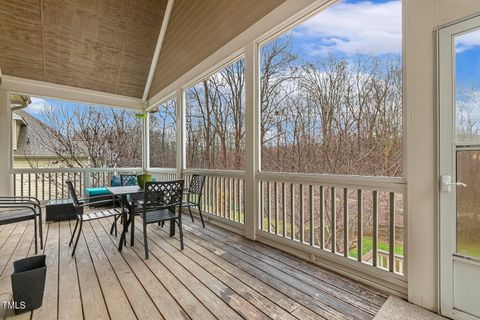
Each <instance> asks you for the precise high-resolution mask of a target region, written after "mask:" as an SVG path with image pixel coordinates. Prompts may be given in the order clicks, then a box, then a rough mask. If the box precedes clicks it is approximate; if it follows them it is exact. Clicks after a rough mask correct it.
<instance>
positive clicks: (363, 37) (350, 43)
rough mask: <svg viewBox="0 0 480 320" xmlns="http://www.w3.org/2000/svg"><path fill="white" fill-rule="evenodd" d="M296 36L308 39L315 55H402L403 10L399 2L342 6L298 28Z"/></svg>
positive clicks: (342, 4)
mask: <svg viewBox="0 0 480 320" xmlns="http://www.w3.org/2000/svg"><path fill="white" fill-rule="evenodd" d="M294 34H300V35H304V36H307V37H309V38H311V39H313V41H315V43H314V44H306V50H308V51H309V53H310V54H313V55H322V54H325V53H327V52H328V51H330V50H336V51H340V52H343V53H345V54H355V53H357V52H360V53H362V52H363V53H373V54H385V53H395V54H400V53H401V50H402V8H401V2H400V1H399V0H393V1H388V2H384V3H378V2H377V3H374V2H370V1H361V2H358V3H345V2H340V3H338V4H334V5H332V6H331V7H329V8H327V9H325V10H324V11H322V12H320V13H319V14H317V15H316V16H314V17H312V18H310V19H309V20H307V21H305V22H304V23H302V24H301V25H300V26H298V27H297V28H295V30H294Z"/></svg>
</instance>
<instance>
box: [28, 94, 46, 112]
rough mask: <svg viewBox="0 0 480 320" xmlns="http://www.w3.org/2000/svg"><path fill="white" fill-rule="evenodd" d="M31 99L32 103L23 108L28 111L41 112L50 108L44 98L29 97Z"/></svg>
mask: <svg viewBox="0 0 480 320" xmlns="http://www.w3.org/2000/svg"><path fill="white" fill-rule="evenodd" d="M31 100H32V103H30V104H29V105H28V107H27V108H26V109H25V110H27V111H29V112H30V113H37V114H38V113H42V112H43V111H45V110H50V109H51V107H52V106H51V105H50V104H49V103H48V102H47V100H45V99H42V98H35V97H31Z"/></svg>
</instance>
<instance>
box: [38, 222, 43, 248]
mask: <svg viewBox="0 0 480 320" xmlns="http://www.w3.org/2000/svg"><path fill="white" fill-rule="evenodd" d="M38 223H39V225H38V231H40V250H43V228H42V218H41V216H40V215H39V216H38Z"/></svg>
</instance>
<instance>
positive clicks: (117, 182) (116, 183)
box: [112, 176, 122, 187]
mask: <svg viewBox="0 0 480 320" xmlns="http://www.w3.org/2000/svg"><path fill="white" fill-rule="evenodd" d="M120 186H122V181H121V179H120V176H112V187H120Z"/></svg>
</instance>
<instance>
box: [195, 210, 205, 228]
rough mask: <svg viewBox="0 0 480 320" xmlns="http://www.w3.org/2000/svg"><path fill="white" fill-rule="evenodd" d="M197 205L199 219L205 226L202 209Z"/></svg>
mask: <svg viewBox="0 0 480 320" xmlns="http://www.w3.org/2000/svg"><path fill="white" fill-rule="evenodd" d="M197 207H198V213H200V219H201V220H202V226H203V227H204V228H205V222H204V221H203V215H202V210H201V209H200V205H198V206H197Z"/></svg>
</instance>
